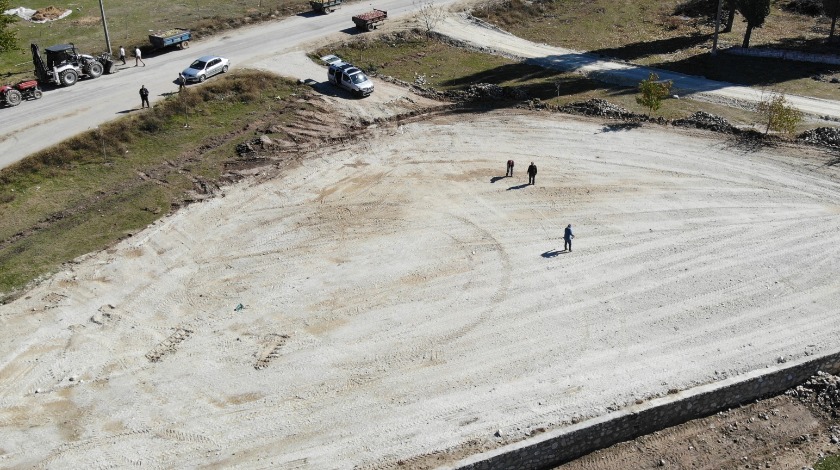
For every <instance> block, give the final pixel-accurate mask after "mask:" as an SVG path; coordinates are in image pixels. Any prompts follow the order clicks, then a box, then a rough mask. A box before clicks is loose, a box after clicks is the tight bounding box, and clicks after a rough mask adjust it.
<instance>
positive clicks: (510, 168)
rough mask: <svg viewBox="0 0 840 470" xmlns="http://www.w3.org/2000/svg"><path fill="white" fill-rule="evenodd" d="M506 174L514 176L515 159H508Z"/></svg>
mask: <svg viewBox="0 0 840 470" xmlns="http://www.w3.org/2000/svg"><path fill="white" fill-rule="evenodd" d="M505 176H513V160H508V162H507V172H505Z"/></svg>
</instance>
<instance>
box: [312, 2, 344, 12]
mask: <svg viewBox="0 0 840 470" xmlns="http://www.w3.org/2000/svg"><path fill="white" fill-rule="evenodd" d="M309 6H311V7H312V11H315V12H318V13H324V14H329V13H330V12H331V11H333V10H335V9H336V8H338V7H339V6H341V0H309Z"/></svg>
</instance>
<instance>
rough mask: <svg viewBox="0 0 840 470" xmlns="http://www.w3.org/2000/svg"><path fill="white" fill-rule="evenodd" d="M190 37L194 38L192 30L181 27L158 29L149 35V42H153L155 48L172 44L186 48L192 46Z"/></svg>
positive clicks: (179, 47)
mask: <svg viewBox="0 0 840 470" xmlns="http://www.w3.org/2000/svg"><path fill="white" fill-rule="evenodd" d="M190 39H192V33H191V32H190V30H189V29H181V28H173V29H167V30H166V31H158V32H156V33H154V34H150V35H149V42H150V43H152V46H154V48H155V49H162V48H164V47H170V46H178V49H186V48H188V47H190Z"/></svg>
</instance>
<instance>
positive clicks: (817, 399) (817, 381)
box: [787, 372, 840, 416]
mask: <svg viewBox="0 0 840 470" xmlns="http://www.w3.org/2000/svg"><path fill="white" fill-rule="evenodd" d="M787 395H789V396H792V397H795V398H798V399H800V400H802V401H803V402H809V403H813V404H815V405H817V406H818V407H820V408H821V409H823V410H825V411H827V412H828V413H831V414H832V416H838V415H840V377H838V376H836V375H831V374H829V373H827V372H817V375H815V376H813V377H811V378H810V379H808V381H807V382H805V383H804V384H802V385H800V386H798V387H796V388H794V389H792V390H788V391H787Z"/></svg>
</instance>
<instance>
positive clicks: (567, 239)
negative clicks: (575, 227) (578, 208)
mask: <svg viewBox="0 0 840 470" xmlns="http://www.w3.org/2000/svg"><path fill="white" fill-rule="evenodd" d="M572 238H575V234H574V233H572V224H569V225H567V226H566V230H565V231H564V232H563V251H572Z"/></svg>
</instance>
